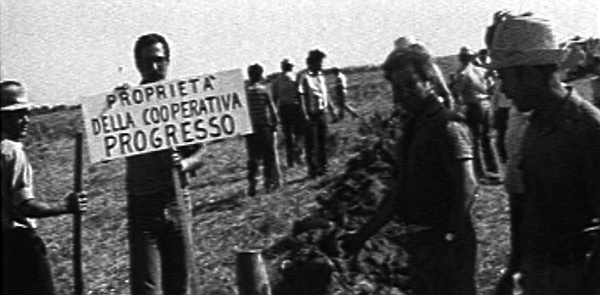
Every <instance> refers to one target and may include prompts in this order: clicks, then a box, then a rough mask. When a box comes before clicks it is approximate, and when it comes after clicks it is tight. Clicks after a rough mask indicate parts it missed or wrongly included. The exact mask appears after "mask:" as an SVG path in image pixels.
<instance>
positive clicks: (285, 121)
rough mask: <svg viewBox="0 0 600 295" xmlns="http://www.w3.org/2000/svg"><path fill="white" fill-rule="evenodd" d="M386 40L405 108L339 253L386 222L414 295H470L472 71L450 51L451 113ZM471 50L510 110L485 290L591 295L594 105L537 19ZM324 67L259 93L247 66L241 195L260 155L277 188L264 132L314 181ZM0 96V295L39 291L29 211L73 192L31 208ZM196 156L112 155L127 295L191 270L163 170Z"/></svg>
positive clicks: (422, 55) (410, 52)
mask: <svg viewBox="0 0 600 295" xmlns="http://www.w3.org/2000/svg"><path fill="white" fill-rule="evenodd" d="M401 39H402V40H400V39H399V41H398V42H396V44H395V48H394V49H393V50H392V52H391V53H390V54H389V55H388V56H387V58H386V59H385V62H384V63H383V65H382V69H383V74H384V77H385V79H386V80H387V81H388V82H389V83H390V85H391V86H392V94H393V102H394V104H395V105H397V106H398V107H399V108H400V109H402V110H403V111H404V112H406V113H407V114H408V117H407V120H406V121H405V122H403V124H402V126H401V128H402V129H403V132H401V133H400V134H401V135H400V138H399V140H398V146H397V149H396V152H397V155H396V157H397V160H398V163H397V168H398V169H397V171H398V175H397V176H396V177H397V180H398V181H397V183H398V186H397V187H396V188H395V190H394V191H393V192H392V193H390V194H388V195H386V197H385V198H384V200H383V201H382V203H381V204H380V208H379V209H378V210H377V212H375V214H374V215H373V217H372V218H371V220H369V221H368V223H367V224H366V225H365V226H364V227H363V228H361V229H359V230H358V231H357V232H355V233H352V234H349V235H347V236H345V237H343V239H342V242H341V248H342V249H343V250H344V251H345V253H347V254H353V253H356V252H357V251H359V250H360V249H361V248H362V245H363V244H364V243H365V242H366V240H367V239H369V238H370V237H371V236H372V235H374V234H375V233H376V232H377V231H378V230H379V229H380V228H381V227H382V226H384V225H385V224H386V223H387V222H388V221H389V220H391V219H392V218H393V217H397V218H399V220H401V221H403V222H404V223H406V224H407V225H410V226H409V227H408V228H409V229H410V230H409V231H407V233H406V235H407V239H406V241H407V242H406V244H405V245H404V249H405V250H406V252H407V253H408V265H409V268H410V276H411V280H410V282H409V284H410V286H411V289H412V292H413V294H457V295H470V294H476V286H475V274H476V261H477V259H476V257H477V242H476V235H475V225H476V222H475V221H476V220H475V212H473V203H474V201H475V199H476V198H478V197H480V196H479V195H478V191H479V184H480V182H481V181H482V180H489V179H490V178H491V177H490V176H489V175H488V174H489V172H490V171H487V170H494V169H493V167H491V166H492V165H491V164H490V165H488V167H484V164H483V163H484V162H486V156H481V155H480V151H484V150H485V149H490V144H489V139H487V138H485V137H484V136H485V134H486V133H487V132H486V128H488V127H486V126H484V124H485V121H486V116H487V115H486V114H485V112H486V108H485V107H484V104H485V102H486V100H487V98H485V97H484V96H485V93H486V91H487V90H486V89H484V87H480V85H477V84H478V83H484V82H482V81H481V80H482V79H484V77H481V76H480V74H479V73H478V72H479V71H480V70H479V69H478V68H476V67H475V66H472V65H471V59H470V58H467V57H468V55H469V54H468V52H467V51H466V50H463V51H464V52H465V54H464V55H462V56H461V57H460V58H461V61H463V67H462V68H461V70H460V72H459V73H458V74H457V75H460V77H458V80H457V81H458V82H457V85H458V86H452V87H450V88H451V89H452V88H453V89H454V93H455V95H456V98H457V99H458V100H459V102H462V105H463V106H464V116H463V115H462V114H459V113H458V112H456V111H453V110H452V104H453V103H452V98H451V95H450V91H448V87H447V86H446V84H445V83H444V80H443V78H442V77H441V74H440V70H439V67H438V66H437V65H436V64H435V62H434V59H433V56H432V55H431V53H430V52H429V51H428V49H427V48H426V47H425V46H424V45H423V44H422V43H420V42H418V41H416V40H413V39H410V38H401ZM400 41H402V42H400ZM486 43H487V46H488V50H489V52H490V61H489V62H482V65H483V66H485V67H486V68H487V69H488V70H490V71H493V72H494V75H495V76H496V78H497V81H500V82H501V84H500V86H498V87H499V88H497V89H499V90H500V91H501V92H502V93H503V94H504V95H506V97H507V98H509V99H510V100H511V101H512V104H513V105H514V108H513V109H512V110H511V112H510V114H509V119H508V123H507V127H508V129H509V130H511V128H514V129H513V130H512V133H510V132H509V134H507V138H506V139H507V142H509V144H508V145H507V153H506V155H505V156H506V160H507V174H506V177H505V179H504V180H505V183H506V188H507V191H508V193H509V204H510V215H511V216H510V217H511V236H512V238H511V246H512V254H511V259H510V261H509V265H508V270H507V271H506V274H505V276H504V277H503V278H502V279H501V280H500V282H499V284H498V289H497V294H513V292H514V294H517V289H520V290H519V292H522V293H520V294H528V295H529V294H535V295H537V294H540V295H542V294H543V295H548V294H580V295H593V294H598V292H599V291H600V246H599V241H598V238H597V236H594V233H597V232H598V227H599V226H598V224H599V223H600V110H598V109H597V108H595V107H594V106H593V105H592V104H591V103H590V102H588V101H585V100H583V99H582V98H580V97H579V96H578V95H577V93H575V91H574V90H573V89H572V88H570V87H566V86H564V85H563V84H562V83H561V81H560V79H559V78H558V75H556V73H557V71H558V64H559V63H560V61H561V59H562V56H563V54H562V50H560V49H559V47H558V44H557V42H556V37H555V32H554V29H553V27H552V25H551V23H550V22H549V21H547V20H545V19H542V18H538V17H535V16H533V15H531V14H526V15H511V14H509V13H506V12H501V13H497V14H496V15H495V17H494V23H493V24H492V26H490V27H489V28H488V30H487V34H486ZM134 56H135V62H136V66H137V69H138V71H139V73H140V75H141V82H140V83H141V84H145V83H153V82H158V81H162V80H164V79H166V76H167V69H168V67H169V64H170V61H171V59H170V48H169V44H168V43H167V41H166V40H165V38H164V37H162V36H160V35H157V34H148V35H144V36H142V37H140V38H139V39H138V40H137V42H136V44H135V47H134ZM324 58H325V54H324V53H323V52H321V51H319V50H313V51H310V52H309V54H308V57H307V59H306V63H307V70H306V71H303V72H301V73H300V74H299V75H298V76H297V77H295V76H294V75H293V74H292V67H293V65H292V64H291V63H290V62H289V61H286V60H284V61H283V62H282V73H281V74H280V75H279V76H278V77H277V78H276V80H275V81H273V84H272V86H271V87H272V89H271V91H270V92H271V93H269V91H268V89H267V88H266V86H264V85H262V84H261V80H262V74H263V69H262V67H261V66H260V65H252V66H250V67H249V68H248V76H249V83H248V85H247V88H246V91H247V96H248V103H249V111H250V116H251V121H252V124H253V128H254V133H253V134H251V135H248V136H247V137H246V143H247V147H248V180H249V184H250V187H249V190H248V194H250V195H253V194H255V193H256V181H255V177H256V174H257V173H258V163H259V161H263V163H264V166H265V167H264V168H265V169H263V172H264V173H263V174H264V176H265V177H264V179H265V188H266V189H268V190H271V189H276V188H277V187H278V186H279V185H281V183H280V178H279V177H280V176H279V172H278V164H277V154H276V144H275V131H276V127H277V125H278V124H279V123H281V124H282V125H283V131H284V137H285V142H286V156H287V164H288V166H290V167H291V166H294V165H297V164H299V163H301V160H300V158H301V156H300V155H301V152H300V149H299V148H298V147H299V145H298V142H299V141H300V140H301V138H303V139H304V154H305V161H306V166H307V168H308V176H309V177H317V176H320V175H324V174H325V173H326V172H327V168H328V167H327V154H326V139H327V138H326V137H327V112H330V114H331V116H332V117H333V119H334V120H337V119H338V118H337V116H336V114H335V113H334V112H333V110H332V105H331V101H330V100H329V96H328V91H327V85H326V83H325V77H324V74H323V72H322V62H323V59H324ZM338 77H340V76H339V75H338ZM464 77H467V78H464ZM339 80H340V81H344V79H342V78H339ZM341 84H343V83H341ZM343 88H345V87H343V86H336V90H335V91H336V93H337V94H338V95H339V94H342V93H344V94H345V89H343ZM480 88H481V89H480ZM1 90H2V97H1V100H0V102H1V111H2V117H1V118H2V162H1V163H2V166H1V169H2V231H3V232H2V237H3V294H11V295H12V294H15V295H16V294H19V295H28V294H32V295H33V294H35V295H45V294H53V293H54V290H53V286H52V277H51V271H50V268H49V264H48V259H47V257H46V250H45V246H44V243H43V242H42V241H41V239H40V238H39V237H38V236H37V234H36V232H35V223H34V222H33V221H32V220H31V219H30V218H32V217H37V218H39V217H48V216H55V215H60V214H66V213H74V214H79V213H82V212H84V211H86V210H87V197H86V194H85V193H78V194H74V193H71V194H68V195H67V196H66V198H65V199H64V200H63V201H61V202H58V203H56V204H53V203H45V202H41V201H38V200H36V198H35V197H34V194H33V181H32V174H33V172H32V169H31V166H30V164H29V162H28V160H27V157H26V154H25V152H24V150H23V147H22V144H21V143H20V140H22V139H23V138H24V136H25V135H26V132H27V125H28V122H29V119H28V112H29V110H30V108H31V104H30V103H29V102H28V101H27V96H26V95H25V92H24V87H23V86H22V85H21V84H20V83H18V82H15V81H4V82H2V84H1ZM342 101H343V100H342ZM340 109H344V108H343V107H341V108H340ZM345 110H348V109H345ZM522 113H527V115H522ZM340 116H343V115H341V113H340ZM495 116H498V115H495ZM513 137H514V138H515V140H514V141H511V138H513ZM480 145H481V147H480ZM484 146H485V148H484ZM484 153H485V151H484ZM201 154H202V147H201V146H193V147H190V148H187V149H184V150H178V151H173V150H165V151H158V152H153V153H149V154H144V155H138V156H133V157H130V158H128V159H127V161H126V194H127V216H128V221H129V226H128V238H129V249H130V285H131V294H132V295H150V294H158V293H159V292H160V290H161V289H162V292H163V294H165V295H183V294H188V293H189V290H190V284H191V281H192V280H191V277H192V276H193V273H194V271H195V270H194V265H193V263H189V261H193V259H192V257H190V256H189V255H190V253H191V251H190V249H189V246H190V244H189V243H187V242H186V238H188V237H187V235H188V234H189V232H190V228H191V225H190V224H189V222H187V221H186V218H185V217H184V214H185V212H186V210H187V209H186V208H185V204H183V203H182V201H181V199H179V198H177V197H176V194H177V189H178V188H177V187H176V186H175V183H176V180H175V178H174V173H173V172H174V171H178V172H186V171H193V170H194V169H196V168H197V167H199V165H201V161H200V158H201V157H200V155H201ZM482 157H483V158H482ZM496 169H497V168H496ZM492 172H496V171H492ZM509 179H511V180H510V181H509ZM513 180H514V181H513ZM509 184H510V185H509ZM159 282H162V285H159ZM307 283H310V282H307Z"/></svg>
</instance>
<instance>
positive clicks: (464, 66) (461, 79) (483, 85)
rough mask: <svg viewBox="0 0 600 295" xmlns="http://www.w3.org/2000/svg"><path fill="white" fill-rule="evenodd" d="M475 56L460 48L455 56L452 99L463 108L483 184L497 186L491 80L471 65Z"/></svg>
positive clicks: (476, 167)
mask: <svg viewBox="0 0 600 295" xmlns="http://www.w3.org/2000/svg"><path fill="white" fill-rule="evenodd" d="M473 58H474V54H473V53H472V52H471V50H469V49H468V48H467V47H462V48H461V49H460V53H459V54H458V59H459V61H460V62H461V67H460V69H459V70H458V71H457V72H456V74H455V75H454V78H455V81H454V83H453V89H452V91H453V93H454V97H455V98H456V99H457V100H458V102H459V103H460V104H462V105H463V106H464V114H465V118H466V120H467V124H468V125H469V128H470V130H471V134H472V135H473V141H474V142H473V144H474V147H475V149H474V156H475V159H474V165H475V172H476V175H477V177H478V178H479V179H480V180H481V181H482V183H488V182H489V183H492V184H493V183H498V182H499V181H500V177H499V174H498V173H499V171H500V170H499V165H498V160H497V158H496V153H495V150H494V147H493V145H492V140H491V138H490V131H491V130H490V122H489V120H490V96H489V90H490V86H491V84H490V81H489V80H488V79H487V77H486V71H485V69H483V68H481V67H477V66H475V65H474V64H473Z"/></svg>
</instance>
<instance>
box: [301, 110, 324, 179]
mask: <svg viewBox="0 0 600 295" xmlns="http://www.w3.org/2000/svg"><path fill="white" fill-rule="evenodd" d="M326 141H327V116H326V115H325V112H322V113H320V114H317V115H310V117H309V121H308V123H307V124H306V128H305V134H304V149H305V151H306V155H305V156H306V165H307V167H308V175H309V176H310V177H313V176H317V175H323V174H325V172H326V171H327V146H326Z"/></svg>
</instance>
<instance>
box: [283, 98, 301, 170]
mask: <svg viewBox="0 0 600 295" xmlns="http://www.w3.org/2000/svg"><path fill="white" fill-rule="evenodd" d="M279 117H280V118H281V126H282V128H283V138H284V143H285V152H286V158H287V165H288V167H293V166H294V164H295V163H299V162H300V154H301V146H300V145H301V142H302V137H303V135H304V125H305V122H304V117H303V116H302V109H301V108H300V105H297V104H292V105H282V106H281V107H280V108H279Z"/></svg>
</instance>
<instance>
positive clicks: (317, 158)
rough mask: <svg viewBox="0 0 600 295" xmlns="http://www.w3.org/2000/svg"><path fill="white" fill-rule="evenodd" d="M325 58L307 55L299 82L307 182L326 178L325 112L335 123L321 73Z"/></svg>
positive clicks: (312, 53) (313, 53)
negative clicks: (304, 123) (305, 68)
mask: <svg viewBox="0 0 600 295" xmlns="http://www.w3.org/2000/svg"><path fill="white" fill-rule="evenodd" d="M326 56H327V55H325V53H323V52H322V51H320V50H318V49H316V50H311V51H310V52H308V57H307V58H306V65H307V68H308V69H307V71H305V72H304V73H302V74H300V77H299V79H298V89H299V92H300V98H301V101H302V112H303V114H304V117H305V118H306V121H307V124H306V128H305V134H304V143H305V147H304V149H305V156H306V165H307V167H308V176H309V177H310V178H314V177H316V176H322V175H325V173H326V172H327V145H326V140H327V117H326V113H325V111H326V110H327V111H329V114H330V115H331V117H332V118H333V120H334V121H335V120H337V117H336V115H335V113H334V111H333V106H332V105H331V103H330V101H329V95H328V94H327V84H326V81H325V75H323V72H322V71H321V70H322V69H323V59H325V57H326Z"/></svg>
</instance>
